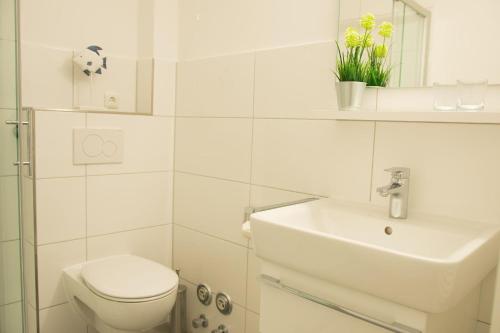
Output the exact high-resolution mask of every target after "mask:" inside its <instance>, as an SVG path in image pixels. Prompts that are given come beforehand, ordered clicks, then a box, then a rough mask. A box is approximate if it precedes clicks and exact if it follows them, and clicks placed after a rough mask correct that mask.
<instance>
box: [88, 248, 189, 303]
mask: <svg viewBox="0 0 500 333" xmlns="http://www.w3.org/2000/svg"><path fill="white" fill-rule="evenodd" d="M81 276H82V278H83V280H84V281H85V283H86V284H87V286H88V287H89V288H90V289H92V290H93V291H94V292H96V293H98V294H101V295H103V296H107V297H110V298H113V299H145V298H156V297H158V296H161V295H165V294H168V293H169V292H170V291H171V290H173V289H175V288H176V287H177V284H178V282H179V278H178V276H177V274H176V273H175V272H173V271H172V270H171V269H169V268H167V267H165V266H163V265H160V264H158V263H156V262H154V261H151V260H147V259H144V258H140V257H136V256H133V255H121V256H114V257H108V258H105V259H100V260H96V261H91V262H88V263H87V264H85V265H84V266H83V267H82V270H81Z"/></svg>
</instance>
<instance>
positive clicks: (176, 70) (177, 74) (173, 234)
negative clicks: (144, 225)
mask: <svg viewBox="0 0 500 333" xmlns="http://www.w3.org/2000/svg"><path fill="white" fill-rule="evenodd" d="M178 85H179V61H177V62H176V64H175V88H174V89H175V93H174V96H175V101H174V128H173V131H174V133H173V142H172V209H171V212H170V214H172V216H171V218H170V221H171V223H172V227H171V235H172V240H171V242H172V244H170V247H171V249H172V252H171V258H170V263H171V266H172V268H173V269H174V270H176V269H179V278H180V277H181V276H182V272H181V271H180V268H179V267H176V266H178V265H177V263H176V262H175V260H174V258H175V229H176V228H175V226H176V224H175V220H174V219H175V183H176V178H177V175H176V167H175V161H176V158H175V152H176V141H177V117H178V116H177V107H178V98H177V97H178V96H177V93H178V91H177V87H178Z"/></svg>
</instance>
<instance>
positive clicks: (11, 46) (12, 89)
mask: <svg viewBox="0 0 500 333" xmlns="http://www.w3.org/2000/svg"><path fill="white" fill-rule="evenodd" d="M2 2H6V1H2ZM15 63H16V43H15V42H14V41H12V40H3V39H0V73H2V81H0V108H4V109H6V108H15V107H16V104H17V102H16V96H17V94H16V69H15V67H14V66H12V64H15Z"/></svg>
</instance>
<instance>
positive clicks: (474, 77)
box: [428, 0, 500, 84]
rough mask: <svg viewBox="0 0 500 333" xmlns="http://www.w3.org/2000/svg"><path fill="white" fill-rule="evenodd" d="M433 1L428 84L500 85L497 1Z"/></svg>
mask: <svg viewBox="0 0 500 333" xmlns="http://www.w3.org/2000/svg"><path fill="white" fill-rule="evenodd" d="M433 2H434V4H433V5H431V11H432V25H431V34H430V36H431V38H430V50H429V54H430V55H429V79H428V83H429V84H432V83H433V82H440V83H455V82H456V80H457V79H459V80H465V81H480V80H485V79H489V80H490V83H495V84H498V83H500V67H499V66H498V53H499V52H500V46H499V45H498V43H496V42H495V37H494V36H495V34H496V32H497V31H498V29H499V22H498V17H497V13H498V12H499V11H500V2H498V1H495V0H478V1H474V2H470V1H454V0H435V1H433ZM450 60H451V61H450Z"/></svg>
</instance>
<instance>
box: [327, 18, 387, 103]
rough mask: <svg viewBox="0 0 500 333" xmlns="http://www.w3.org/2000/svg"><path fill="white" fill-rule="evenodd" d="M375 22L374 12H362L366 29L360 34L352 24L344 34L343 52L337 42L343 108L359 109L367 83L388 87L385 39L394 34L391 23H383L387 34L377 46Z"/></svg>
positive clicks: (382, 29)
mask: <svg viewBox="0 0 500 333" xmlns="http://www.w3.org/2000/svg"><path fill="white" fill-rule="evenodd" d="M375 24H376V22H375V16H374V15H373V14H370V13H369V14H366V15H363V16H362V17H361V19H360V25H361V28H363V30H364V31H363V32H362V33H359V32H358V31H357V30H356V29H354V28H352V27H349V28H347V29H346V31H345V34H344V37H345V50H344V51H342V50H341V48H340V45H339V43H338V42H337V51H338V57H337V68H336V72H335V75H336V77H337V79H338V82H337V83H336V89H337V102H338V106H339V109H340V110H344V111H356V110H359V109H360V108H361V104H362V101H363V94H364V91H365V88H366V86H367V83H369V85H370V86H379V83H380V82H382V83H384V86H385V85H386V84H387V82H388V80H389V77H390V69H387V68H386V66H385V58H386V56H387V46H386V45H385V42H386V38H389V37H390V35H391V34H392V24H391V23H389V22H383V23H382V24H381V25H380V27H379V34H380V35H381V36H382V37H384V42H383V44H381V45H375V44H374V42H373V36H372V30H373V28H374V27H375ZM384 52H385V53H384ZM382 54H383V56H382ZM365 55H366V56H365Z"/></svg>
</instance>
